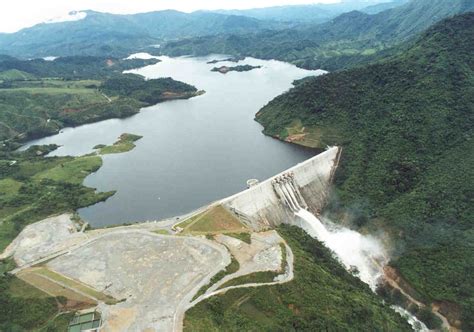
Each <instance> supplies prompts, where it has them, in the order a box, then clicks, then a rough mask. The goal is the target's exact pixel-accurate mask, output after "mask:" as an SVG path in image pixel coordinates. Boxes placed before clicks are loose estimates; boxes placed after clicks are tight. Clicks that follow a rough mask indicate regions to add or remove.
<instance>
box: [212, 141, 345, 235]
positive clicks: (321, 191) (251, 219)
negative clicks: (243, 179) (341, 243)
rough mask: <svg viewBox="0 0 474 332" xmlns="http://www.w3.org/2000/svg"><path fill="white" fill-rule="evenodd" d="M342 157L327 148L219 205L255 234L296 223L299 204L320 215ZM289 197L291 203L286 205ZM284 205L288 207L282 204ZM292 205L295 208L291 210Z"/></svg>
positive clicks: (339, 150) (336, 150) (332, 148)
mask: <svg viewBox="0 0 474 332" xmlns="http://www.w3.org/2000/svg"><path fill="white" fill-rule="evenodd" d="M340 154H341V149H340V148H339V147H331V148H328V149H327V150H326V151H325V152H323V153H321V154H318V155H317V156H315V157H313V158H311V159H308V160H306V161H304V162H302V163H300V164H298V165H296V166H294V167H292V168H290V169H288V170H286V171H284V172H282V173H280V174H277V175H275V176H274V177H272V178H270V179H268V180H265V181H263V182H261V183H259V184H257V185H255V186H252V187H250V188H249V189H247V190H245V191H242V192H240V193H238V194H236V195H233V196H231V197H228V198H225V199H223V200H222V201H221V202H220V204H222V205H223V206H224V207H226V208H227V209H229V211H231V212H233V213H234V214H235V215H236V216H237V217H238V218H239V219H240V220H241V221H242V222H243V223H244V224H246V225H249V224H250V225H252V228H253V229H254V230H256V231H258V230H262V229H265V228H269V227H272V226H277V225H279V224H281V223H291V222H292V221H294V220H295V215H294V212H295V210H297V209H298V206H296V204H298V205H299V207H300V208H301V207H302V208H307V209H308V210H309V211H311V212H312V213H313V214H316V215H317V214H319V212H320V211H321V209H322V208H323V207H324V205H325V204H326V203H327V196H328V192H329V188H330V184H331V182H332V180H333V176H334V172H335V170H336V168H337V165H338V163H339V158H340ZM288 195H289V196H291V201H288V202H286V201H285V199H286V198H285V197H288ZM292 195H294V197H292ZM282 201H283V202H285V204H281V202H282ZM292 205H295V206H294V207H293V208H291V206H292ZM288 207H290V208H288Z"/></svg>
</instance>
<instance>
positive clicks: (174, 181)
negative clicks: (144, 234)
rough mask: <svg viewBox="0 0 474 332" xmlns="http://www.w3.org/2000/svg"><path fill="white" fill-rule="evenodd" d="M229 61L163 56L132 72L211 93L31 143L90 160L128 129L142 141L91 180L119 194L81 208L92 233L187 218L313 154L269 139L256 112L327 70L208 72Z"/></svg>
mask: <svg viewBox="0 0 474 332" xmlns="http://www.w3.org/2000/svg"><path fill="white" fill-rule="evenodd" d="M223 58H225V56H209V57H203V58H188V57H182V58H168V57H160V59H161V60H162V61H161V62H160V63H158V64H155V65H152V66H147V67H144V68H140V69H136V70H132V71H131V72H133V73H137V74H140V75H143V76H145V77H146V78H159V77H172V78H173V79H176V80H179V81H183V82H186V83H189V84H192V85H194V86H196V88H197V89H199V90H205V91H206V93H205V94H203V95H201V96H198V97H194V98H191V99H189V100H174V101H168V102H164V103H161V104H158V105H155V106H151V107H147V108H144V109H142V111H141V112H140V113H139V114H137V115H134V116H132V117H129V118H126V119H111V120H106V121H101V122H98V123H94V124H89V125H84V126H80V127H76V128H66V129H64V130H62V131H61V133H59V134H57V135H54V136H50V137H46V138H43V139H39V140H35V141H32V142H29V143H28V145H32V144H52V143H55V144H58V145H61V147H60V148H59V149H58V150H56V151H54V152H53V153H52V155H83V154H86V153H90V152H92V151H93V149H92V148H93V147H94V146H95V145H97V144H112V143H113V142H115V141H116V140H117V138H118V137H119V136H120V135H121V134H122V133H132V134H137V135H141V136H143V138H142V139H141V140H139V141H137V142H136V145H137V146H136V148H135V149H134V150H132V151H130V152H126V153H122V154H112V155H105V156H103V160H104V164H103V166H102V168H100V170H99V171H98V172H96V173H94V174H91V175H90V176H89V177H87V178H86V179H85V182H84V183H85V185H87V186H89V187H93V188H97V190H98V191H109V190H116V191H117V193H116V194H115V195H114V196H113V197H111V198H109V199H108V200H107V201H106V202H103V203H99V204H96V205H93V206H90V207H87V208H84V209H80V210H79V214H80V216H81V217H82V218H83V219H84V220H86V221H88V222H89V223H90V224H91V225H92V226H94V227H101V226H107V225H112V224H123V223H130V222H137V221H146V220H159V219H163V218H168V217H172V216H176V215H181V214H185V213H188V212H190V211H192V210H194V209H196V208H199V207H200V206H203V205H206V204H207V203H210V202H212V201H214V200H217V199H219V198H223V197H225V196H228V195H231V194H233V193H236V192H238V191H240V190H242V189H245V187H246V181H247V180H248V179H253V178H256V179H259V180H264V179H266V178H268V177H270V176H272V175H274V174H276V173H279V172H281V171H283V170H284V169H286V168H289V167H291V166H293V165H295V164H297V163H299V162H301V161H303V160H305V159H308V158H310V157H312V156H313V155H315V154H316V152H315V151H314V150H311V149H305V148H303V147H298V146H296V145H291V144H288V143H284V142H281V141H278V140H275V139H273V138H270V137H266V136H264V135H263V134H262V133H261V131H262V127H261V126H260V125H259V124H258V123H257V122H255V121H254V116H255V113H257V112H258V111H259V109H260V108H261V107H262V106H264V105H265V104H266V103H268V102H269V101H270V100H272V99H273V98H274V97H276V96H278V95H279V94H281V93H283V92H285V91H287V90H288V89H290V88H291V87H292V82H293V81H294V80H296V79H300V78H303V77H306V76H309V75H319V74H322V73H323V72H322V71H307V70H303V69H299V68H297V67H295V66H293V65H290V64H287V63H284V62H279V61H274V60H270V61H265V60H258V59H253V58H247V59H245V60H243V61H240V62H239V63H238V65H241V64H250V65H253V66H261V68H259V69H254V70H251V71H248V72H229V73H227V74H221V73H218V72H211V69H212V68H213V67H215V66H221V65H227V66H235V65H237V64H236V63H231V62H222V63H218V64H208V63H207V62H208V61H210V60H214V59H223Z"/></svg>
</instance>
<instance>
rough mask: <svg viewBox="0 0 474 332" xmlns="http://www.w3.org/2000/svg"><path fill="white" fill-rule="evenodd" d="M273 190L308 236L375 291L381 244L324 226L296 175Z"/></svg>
mask: <svg viewBox="0 0 474 332" xmlns="http://www.w3.org/2000/svg"><path fill="white" fill-rule="evenodd" d="M272 183H273V188H274V189H275V192H276V193H277V195H278V196H279V198H280V199H281V200H282V202H283V203H284V204H285V205H286V206H287V207H289V208H290V210H291V211H292V212H293V213H294V214H295V215H297V216H298V217H299V218H300V222H299V226H300V227H301V228H303V229H304V230H305V231H306V232H307V233H308V234H309V235H311V236H312V237H315V238H317V239H318V240H320V241H321V242H324V243H325V245H326V246H327V247H329V248H330V249H331V250H332V251H333V252H334V253H335V254H336V255H337V257H338V258H339V260H340V261H341V262H342V264H344V266H345V267H346V269H348V270H349V271H351V272H354V273H357V275H358V276H359V278H360V279H361V280H362V281H364V282H365V283H367V284H368V285H369V286H370V287H371V288H372V289H373V290H375V288H376V285H377V281H378V279H379V277H380V276H381V274H382V268H383V265H384V264H385V263H386V260H387V255H386V252H385V250H384V248H383V246H382V244H381V243H380V242H379V241H378V240H377V239H375V238H374V237H372V236H369V235H362V234H360V233H358V232H355V231H353V230H350V229H347V228H342V227H338V226H337V225H335V224H333V223H331V222H329V221H325V222H326V225H327V226H328V227H326V225H325V224H323V223H322V222H321V221H320V220H319V219H318V218H317V217H316V216H315V215H313V214H312V213H311V212H309V211H308V206H307V204H306V202H305V200H304V198H303V196H302V195H301V193H300V191H299V189H298V186H297V184H296V182H295V179H294V174H293V173H291V172H290V173H286V174H284V175H282V176H280V177H278V178H276V179H274V180H273V182H272Z"/></svg>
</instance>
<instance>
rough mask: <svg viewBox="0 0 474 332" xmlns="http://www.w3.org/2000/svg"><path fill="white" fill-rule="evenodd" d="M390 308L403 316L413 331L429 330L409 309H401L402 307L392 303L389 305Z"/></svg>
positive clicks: (422, 331)
mask: <svg viewBox="0 0 474 332" xmlns="http://www.w3.org/2000/svg"><path fill="white" fill-rule="evenodd" d="M390 308H392V309H393V310H395V311H396V312H398V313H399V314H400V315H401V316H402V317H403V318H405V319H406V320H407V321H408V324H410V325H411V327H412V328H413V331H415V332H428V331H429V330H430V329H429V328H428V327H427V326H426V325H425V324H424V323H423V322H422V321H420V320H419V319H418V318H416V317H415V316H414V315H412V314H411V313H410V312H409V311H407V310H405V309H403V308H402V307H399V306H397V305H392V306H390Z"/></svg>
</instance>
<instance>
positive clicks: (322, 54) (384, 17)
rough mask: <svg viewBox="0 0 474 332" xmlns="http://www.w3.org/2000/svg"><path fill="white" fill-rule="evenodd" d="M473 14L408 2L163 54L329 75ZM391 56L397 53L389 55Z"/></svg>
mask: <svg viewBox="0 0 474 332" xmlns="http://www.w3.org/2000/svg"><path fill="white" fill-rule="evenodd" d="M472 10H474V3H473V2H472V1H470V0H453V1H444V0H411V1H409V2H408V3H406V4H404V5H401V6H398V7H396V8H392V9H388V10H385V11H382V12H380V13H377V14H374V15H370V14H366V13H363V12H359V11H353V12H349V13H345V14H342V15H340V16H338V17H336V18H334V19H332V20H331V21H330V22H327V23H324V24H317V25H309V26H307V27H303V28H298V29H285V30H281V31H264V32H258V33H252V34H246V35H236V34H230V35H229V34H226V35H218V36H214V37H199V38H192V39H188V40H179V41H174V42H169V43H167V44H166V45H165V46H164V48H163V52H165V53H167V54H171V55H184V54H196V55H204V54H209V53H222V54H233V55H245V56H253V57H257V58H263V59H278V60H283V61H287V62H291V63H294V64H296V65H298V66H301V67H304V68H309V69H317V68H322V69H326V70H331V71H332V70H336V69H341V68H344V67H350V66H353V65H355V64H360V63H365V62H369V61H372V60H373V59H374V58H378V57H383V56H386V54H385V53H386V52H387V49H390V48H391V47H393V46H395V45H397V44H398V43H400V42H402V41H405V40H407V39H409V38H411V37H413V36H415V35H417V34H418V33H420V32H421V31H423V30H425V29H427V28H428V27H430V26H431V25H432V24H433V23H435V22H438V21H439V20H442V19H443V18H446V17H449V16H452V15H456V14H459V13H464V12H467V11H472ZM380 52H381V53H380ZM392 52H396V50H393V51H390V52H389V54H391V53H392ZM378 53H380V54H378Z"/></svg>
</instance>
